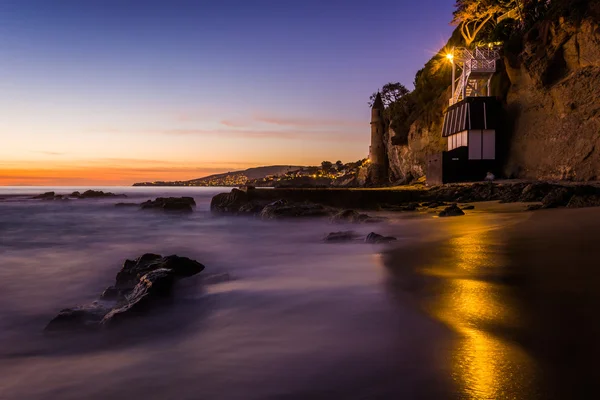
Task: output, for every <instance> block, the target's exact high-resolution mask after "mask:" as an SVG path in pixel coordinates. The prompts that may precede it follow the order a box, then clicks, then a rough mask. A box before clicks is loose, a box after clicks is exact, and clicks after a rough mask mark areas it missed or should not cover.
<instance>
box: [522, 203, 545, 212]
mask: <svg viewBox="0 0 600 400" xmlns="http://www.w3.org/2000/svg"><path fill="white" fill-rule="evenodd" d="M543 207H544V206H543V205H542V204H528V205H527V207H525V211H535V210H541V209H542V208H543Z"/></svg>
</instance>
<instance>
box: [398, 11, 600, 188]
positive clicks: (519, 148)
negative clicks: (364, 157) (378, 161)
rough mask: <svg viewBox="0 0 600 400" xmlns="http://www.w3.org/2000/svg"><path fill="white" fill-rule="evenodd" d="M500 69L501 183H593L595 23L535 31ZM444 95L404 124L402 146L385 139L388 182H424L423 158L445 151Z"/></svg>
mask: <svg viewBox="0 0 600 400" xmlns="http://www.w3.org/2000/svg"><path fill="white" fill-rule="evenodd" d="M507 53H508V52H507ZM504 64H505V65H506V74H507V76H508V79H509V80H510V82H507V83H509V85H510V87H509V89H508V94H507V95H506V103H507V104H506V108H507V114H508V117H507V118H508V119H509V121H508V124H507V126H508V127H509V128H511V129H509V130H510V131H511V132H510V135H509V138H508V139H509V143H510V144H509V148H508V155H507V160H506V165H505V171H504V172H505V174H506V176H510V177H515V178H527V179H570V180H580V181H586V180H595V179H600V27H599V26H598V24H597V23H595V22H593V21H591V20H584V21H583V22H582V23H581V24H579V25H578V26H575V25H573V24H571V23H567V22H565V21H562V20H561V21H560V22H559V23H556V24H549V23H548V24H547V25H541V27H540V28H538V29H534V30H532V31H531V32H529V33H528V34H527V35H526V37H525V39H524V43H523V49H522V51H521V52H520V53H519V54H516V55H510V54H507V55H506V59H505V62H504ZM499 75H500V74H499ZM504 76H506V75H504ZM449 93H450V92H449V91H448V92H447V93H445V94H444V95H443V96H441V97H440V98H439V99H438V100H437V103H438V104H437V105H436V107H435V108H436V109H438V110H439V112H438V113H437V114H435V115H431V116H428V117H427V118H420V119H418V120H417V121H416V122H414V123H413V124H412V125H411V128H410V132H409V137H408V144H407V145H403V146H394V145H392V137H393V136H394V132H393V131H390V132H389V133H388V135H387V138H386V139H387V142H386V143H387V148H386V150H387V154H388V157H389V160H390V177H391V180H392V182H401V181H403V180H407V179H411V178H418V177H421V176H423V175H424V174H425V173H426V168H425V167H426V159H427V156H428V155H429V154H432V153H436V152H441V151H443V150H445V148H446V141H445V139H443V138H442V137H441V134H440V132H441V128H442V122H443V114H442V111H443V110H444V108H445V107H446V106H447V99H448V98H449ZM495 95H505V93H495Z"/></svg>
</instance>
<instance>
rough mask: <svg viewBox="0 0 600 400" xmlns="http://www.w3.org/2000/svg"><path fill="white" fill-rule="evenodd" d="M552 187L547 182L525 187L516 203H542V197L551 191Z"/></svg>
mask: <svg viewBox="0 0 600 400" xmlns="http://www.w3.org/2000/svg"><path fill="white" fill-rule="evenodd" d="M552 188H553V186H552V185H551V184H549V183H547V182H535V183H530V184H529V185H527V186H525V188H524V189H523V191H522V192H521V196H519V199H518V201H522V202H530V201H542V199H543V198H544V197H546V195H547V194H548V193H550V191H551V190H552Z"/></svg>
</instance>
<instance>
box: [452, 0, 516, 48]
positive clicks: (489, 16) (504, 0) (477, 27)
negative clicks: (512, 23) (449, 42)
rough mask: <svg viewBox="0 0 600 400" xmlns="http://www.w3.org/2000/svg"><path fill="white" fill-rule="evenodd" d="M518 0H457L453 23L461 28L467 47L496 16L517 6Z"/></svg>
mask: <svg viewBox="0 0 600 400" xmlns="http://www.w3.org/2000/svg"><path fill="white" fill-rule="evenodd" d="M516 6H517V0H456V4H455V8H456V10H454V18H453V19H452V24H454V25H457V26H458V27H459V28H460V33H461V35H462V37H463V38H464V40H465V44H466V45H467V47H470V46H471V45H472V44H473V42H474V41H475V39H476V38H477V35H478V34H479V33H480V32H481V30H482V29H483V28H484V27H485V26H486V25H487V24H488V23H490V22H491V23H494V22H495V21H496V17H498V16H499V15H501V14H503V13H505V12H507V11H509V10H511V9H513V8H515V7H516Z"/></svg>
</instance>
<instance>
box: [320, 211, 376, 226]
mask: <svg viewBox="0 0 600 400" xmlns="http://www.w3.org/2000/svg"><path fill="white" fill-rule="evenodd" d="M330 221H331V222H332V223H344V222H346V223H351V224H360V223H374V222H381V221H383V220H382V219H381V218H373V217H370V216H369V215H367V214H361V213H359V212H358V211H356V210H342V211H339V212H337V213H335V214H334V215H332V216H331V218H330Z"/></svg>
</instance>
